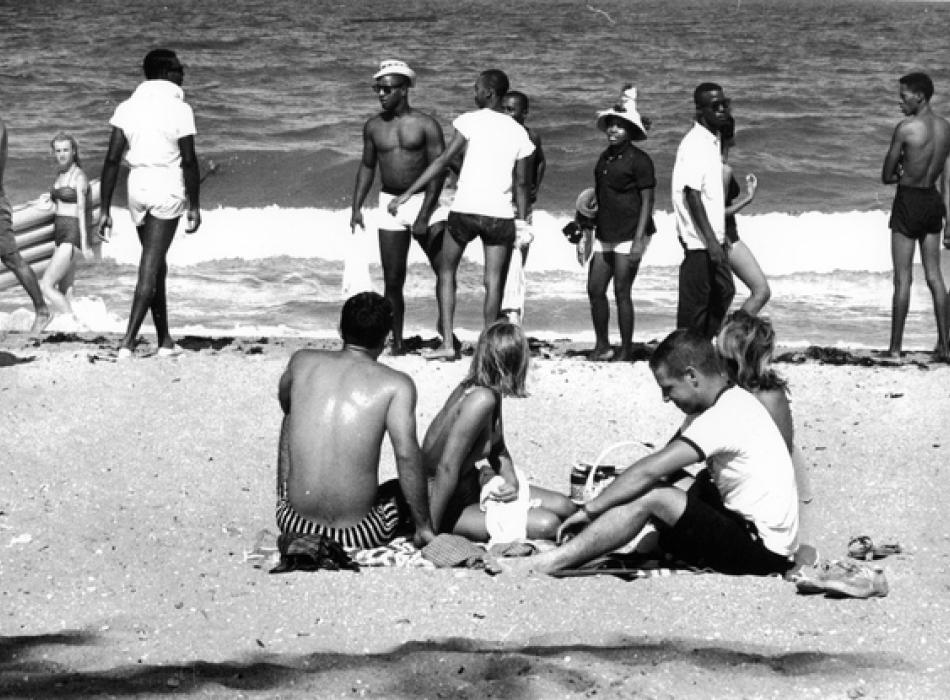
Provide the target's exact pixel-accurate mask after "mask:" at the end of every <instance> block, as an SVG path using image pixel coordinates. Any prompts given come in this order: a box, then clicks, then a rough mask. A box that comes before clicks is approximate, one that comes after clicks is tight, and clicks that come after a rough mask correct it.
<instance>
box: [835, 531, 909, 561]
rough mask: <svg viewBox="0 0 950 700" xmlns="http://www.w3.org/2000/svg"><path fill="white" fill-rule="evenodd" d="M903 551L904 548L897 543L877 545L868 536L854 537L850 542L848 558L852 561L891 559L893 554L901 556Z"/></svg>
mask: <svg viewBox="0 0 950 700" xmlns="http://www.w3.org/2000/svg"><path fill="white" fill-rule="evenodd" d="M902 551H904V550H903V548H902V547H901V546H900V544H898V543H897V542H885V543H884V544H877V545H876V544H874V542H873V541H872V540H871V538H870V537H868V536H867V535H858V536H857V537H852V538H851V540H850V541H849V542H848V556H849V557H851V558H852V559H863V560H864V561H872V560H874V559H883V558H884V557H889V556H891V555H892V554H900V553H901V552H902Z"/></svg>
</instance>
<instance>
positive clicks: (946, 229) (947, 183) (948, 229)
mask: <svg viewBox="0 0 950 700" xmlns="http://www.w3.org/2000/svg"><path fill="white" fill-rule="evenodd" d="M2 172H3V170H2V169H0V173H2ZM940 192H941V193H942V194H943V210H944V212H945V214H944V217H943V222H944V223H943V247H944V248H950V157H947V161H946V162H945V163H944V164H943V172H942V173H940Z"/></svg>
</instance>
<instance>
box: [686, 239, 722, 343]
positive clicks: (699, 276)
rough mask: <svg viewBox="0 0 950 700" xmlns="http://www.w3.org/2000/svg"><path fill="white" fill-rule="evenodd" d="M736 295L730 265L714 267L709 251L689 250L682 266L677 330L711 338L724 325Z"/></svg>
mask: <svg viewBox="0 0 950 700" xmlns="http://www.w3.org/2000/svg"><path fill="white" fill-rule="evenodd" d="M735 294H736V286H735V284H734V283H733V281H732V268H731V267H729V263H728V262H722V263H720V264H718V265H716V264H714V263H713V262H712V260H710V258H709V253H708V251H706V250H687V251H685V256H684V257H683V262H682V263H681V264H680V291H679V304H678V305H677V308H676V327H677V328H692V329H694V330H696V331H698V332H700V333H702V334H703V335H704V336H706V337H707V338H712V337H713V336H715V335H716V334H717V333H718V332H719V329H720V327H721V326H722V322H723V320H724V319H725V318H726V313H727V312H728V311H729V304H731V303H732V297H734V296H735Z"/></svg>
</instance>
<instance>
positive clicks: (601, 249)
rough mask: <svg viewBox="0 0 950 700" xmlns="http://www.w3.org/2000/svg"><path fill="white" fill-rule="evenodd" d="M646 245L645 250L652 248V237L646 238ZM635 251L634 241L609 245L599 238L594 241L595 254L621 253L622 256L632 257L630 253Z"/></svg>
mask: <svg viewBox="0 0 950 700" xmlns="http://www.w3.org/2000/svg"><path fill="white" fill-rule="evenodd" d="M644 238H645V239H646V241H645V244H644V246H643V250H644V251H646V249H647V248H649V247H650V239H651V238H652V236H645V237H644ZM632 249H633V241H619V242H617V243H608V242H607V241H602V240H600V239H599V238H595V239H594V252H595V253H619V254H620V255H630V251H631V250H632Z"/></svg>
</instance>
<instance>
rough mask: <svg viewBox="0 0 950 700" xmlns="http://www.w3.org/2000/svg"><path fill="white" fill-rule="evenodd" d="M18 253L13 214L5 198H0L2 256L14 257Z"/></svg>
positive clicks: (0, 253) (0, 250)
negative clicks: (14, 235)
mask: <svg viewBox="0 0 950 700" xmlns="http://www.w3.org/2000/svg"><path fill="white" fill-rule="evenodd" d="M15 252H17V245H16V238H14V237H13V212H12V211H11V209H10V205H9V203H7V200H6V198H5V197H0V255H12V254H13V253H15Z"/></svg>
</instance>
